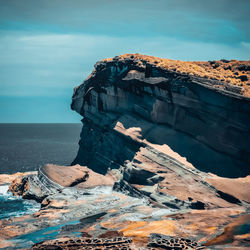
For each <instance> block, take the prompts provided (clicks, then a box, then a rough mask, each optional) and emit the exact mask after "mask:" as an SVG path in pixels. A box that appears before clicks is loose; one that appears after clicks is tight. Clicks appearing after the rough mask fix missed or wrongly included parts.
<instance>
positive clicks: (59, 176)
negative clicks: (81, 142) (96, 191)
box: [41, 164, 114, 188]
mask: <svg viewBox="0 0 250 250" xmlns="http://www.w3.org/2000/svg"><path fill="white" fill-rule="evenodd" d="M41 170H42V171H43V173H44V174H45V175H46V176H47V177H48V178H49V179H50V180H52V181H54V182H56V183H57V184H59V185H61V186H63V187H74V186H77V187H78V188H90V187H95V186H113V184H114V179H113V177H112V176H110V175H106V176H103V175H101V174H98V173H95V172H94V171H92V170H91V169H89V168H87V167H83V166H80V165H76V166H71V167H69V166H57V165H53V164H47V165H45V166H44V167H43V168H42V169H41Z"/></svg>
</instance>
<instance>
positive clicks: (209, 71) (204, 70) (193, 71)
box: [102, 54, 250, 97]
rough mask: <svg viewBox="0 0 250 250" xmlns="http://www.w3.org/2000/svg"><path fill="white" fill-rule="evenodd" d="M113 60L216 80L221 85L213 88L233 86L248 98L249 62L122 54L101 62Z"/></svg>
mask: <svg viewBox="0 0 250 250" xmlns="http://www.w3.org/2000/svg"><path fill="white" fill-rule="evenodd" d="M115 58H117V59H119V60H121V61H122V60H127V59H132V60H133V61H138V62H137V64H138V66H140V64H141V66H143V64H146V63H149V64H152V65H155V66H156V67H159V68H162V69H166V70H170V71H175V72H177V73H181V74H188V75H191V76H199V77H204V78H207V79H212V80H217V81H220V82H221V83H222V85H214V87H216V88H222V87H223V86H225V85H228V86H230V85H234V86H237V87H239V88H240V93H241V94H242V95H243V96H246V97H250V61H237V60H225V59H221V60H218V61H208V62H199V61H197V62H192V61H190V62H189V61H179V60H170V59H164V58H159V57H154V56H147V55H141V54H123V55H120V56H118V57H114V58H108V59H104V60H103V61H102V62H109V61H112V60H114V59H115Z"/></svg>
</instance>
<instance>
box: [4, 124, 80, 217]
mask: <svg viewBox="0 0 250 250" xmlns="http://www.w3.org/2000/svg"><path fill="white" fill-rule="evenodd" d="M81 127H82V125H81V124H80V123H79V124H0V174H12V173H16V172H26V171H34V170H37V169H38V168H39V167H40V166H42V165H44V164H46V163H53V164H59V165H70V164H71V162H72V161H73V160H74V157H75V156H76V154H77V151H78V141H79V136H80V131H81ZM39 209H40V204H38V203H36V202H35V201H31V200H23V199H22V198H20V197H14V196H13V195H12V194H11V193H9V192H8V185H2V186H1V185H0V220H1V219H8V218H10V217H16V216H21V215H24V214H32V213H34V212H35V211H37V210H39Z"/></svg>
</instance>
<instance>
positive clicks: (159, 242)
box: [0, 54, 250, 249]
mask: <svg viewBox="0 0 250 250" xmlns="http://www.w3.org/2000/svg"><path fill="white" fill-rule="evenodd" d="M213 65H214V66H213ZM225 65H227V66H225ZM242 65H243V66H244V67H243V66H242ZM248 65H249V62H244V63H243V62H235V61H225V60H224V61H220V62H209V63H202V62H179V61H171V60H166V59H160V58H155V57H147V56H142V55H138V54H136V55H123V56H120V57H115V58H113V59H106V60H103V61H101V62H99V63H97V64H96V65H95V69H94V71H93V72H92V74H91V75H90V76H89V77H88V79H86V80H85V81H84V83H83V84H82V85H80V86H79V87H77V88H76V89H75V93H74V95H73V101H72V109H74V110H76V111H77V112H78V113H80V114H81V115H82V116H83V120H82V121H83V128H82V132H81V139H80V142H79V152H78V155H77V157H76V159H75V160H74V163H79V164H80V165H81V166H80V165H75V166H56V165H52V164H48V165H46V166H43V167H41V168H40V169H39V171H38V173H33V174H32V175H30V174H28V175H27V176H23V175H22V176H20V178H18V179H17V180H14V181H13V182H12V184H11V185H10V188H9V190H10V191H11V192H12V193H14V194H15V195H22V196H23V198H26V199H35V200H37V201H39V202H41V209H40V211H38V212H37V213H35V214H34V215H30V216H23V217H21V218H16V219H15V218H14V219H11V220H8V221H0V229H1V230H0V239H1V240H0V241H1V243H0V247H1V246H3V247H6V246H8V247H10V246H13V244H16V243H15V242H16V240H17V239H19V238H20V236H21V239H23V240H22V242H21V243H19V246H18V247H19V248H28V247H31V243H32V241H31V239H32V240H33V243H37V244H35V245H34V246H33V248H32V249H44V248H47V247H52V248H53V247H54V248H72V249H73V248H74V249H75V248H76V249H78V248H79V247H83V248H96V247H98V249H99V248H102V247H104V246H105V247H111V248H114V247H116V248H121V249H123V247H125V248H126V249H127V248H130V249H153V248H157V249H159V248H166V249H168V248H171V249H172V248H173V247H174V248H175V249H184V248H185V247H187V248H188V249H202V248H203V247H204V246H212V247H213V249H221V245H224V246H225V248H226V247H231V248H233V249H235V248H236V247H238V246H242V247H246V248H249V232H248V231H247V229H248V228H247V225H248V223H249V212H248V211H249V202H250V194H249V191H248V190H249V185H250V176H247V177H244V178H233V179H231V178H224V177H218V176H216V175H215V174H218V175H221V176H227V177H228V176H230V177H238V176H244V175H246V174H248V171H249V170H248V169H247V167H248V164H249V161H250V159H249V148H248V145H247V144H248V141H249V119H250V118H249V117H250V116H249V112H250V109H249V98H248V97H247V93H248V85H246V81H243V82H244V84H243V85H242V86H241V83H240V82H239V81H241V78H242V75H243V74H246V73H245V71H244V72H243V71H240V70H239V67H240V69H242V68H244V70H247V69H248V68H247V66H248ZM229 66H230V67H231V69H230V70H225V69H224V67H229ZM223 70H224V71H225V72H224V71H223ZM239 71H240V73H239ZM217 73H220V74H219V75H218V74H217ZM234 73H237V74H238V75H237V74H236V75H235V74H234ZM236 76H240V77H241V78H237V77H236ZM246 77H247V79H248V75H247V74H246ZM223 79H224V81H222V80H223ZM242 79H243V80H244V79H245V78H244V77H243V78H242ZM247 81H248V80H247ZM225 82H227V83H225ZM229 83H230V84H229ZM247 83H248V82H247ZM185 157H186V158H185ZM209 172H212V173H215V174H211V173H209ZM5 178H6V176H3V177H2V178H1V176H0V181H1V179H2V180H3V179H5ZM8 179H9V180H12V178H10V177H8ZM41 229H42V230H41ZM38 235H39V237H38ZM65 236H67V237H65ZM74 236H82V237H81V238H79V237H77V238H76V237H74ZM11 237H12V238H11ZM13 237H16V238H13ZM37 237H38V238H37ZM183 237H184V238H183ZM55 238H56V239H55ZM185 238H186V239H185ZM2 242H3V243H2ZM39 242H40V243H39ZM1 244H2V245H1ZM201 245H203V246H201ZM217 245H219V246H218V248H216V247H217ZM224 246H223V247H224Z"/></svg>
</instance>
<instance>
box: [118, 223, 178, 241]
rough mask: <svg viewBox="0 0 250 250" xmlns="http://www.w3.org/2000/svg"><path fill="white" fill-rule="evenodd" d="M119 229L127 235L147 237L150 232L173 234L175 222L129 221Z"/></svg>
mask: <svg viewBox="0 0 250 250" xmlns="http://www.w3.org/2000/svg"><path fill="white" fill-rule="evenodd" d="M120 231H121V232H122V233H123V234H124V236H127V237H147V236H149V235H150V234H151V233H161V234H166V235H175V231H176V223H175V222H174V221H173V220H160V221H131V222H130V223H129V225H128V226H127V227H125V228H123V229H121V230H120Z"/></svg>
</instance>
